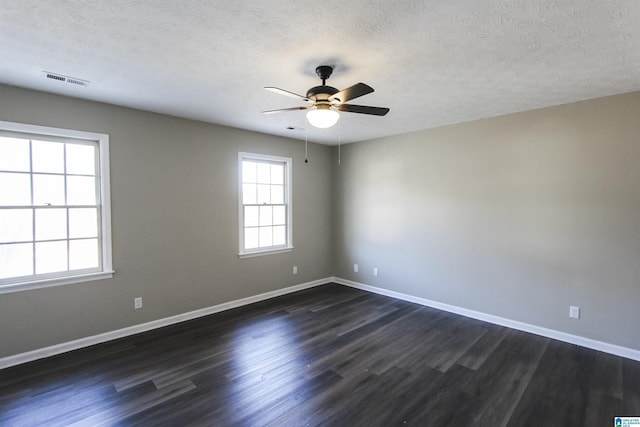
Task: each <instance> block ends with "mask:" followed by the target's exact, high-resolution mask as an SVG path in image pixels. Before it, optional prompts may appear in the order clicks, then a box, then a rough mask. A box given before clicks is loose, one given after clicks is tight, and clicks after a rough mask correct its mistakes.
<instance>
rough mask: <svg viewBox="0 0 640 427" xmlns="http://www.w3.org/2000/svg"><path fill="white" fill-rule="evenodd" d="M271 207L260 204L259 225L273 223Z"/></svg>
mask: <svg viewBox="0 0 640 427" xmlns="http://www.w3.org/2000/svg"><path fill="white" fill-rule="evenodd" d="M272 217H273V208H272V207H271V206H260V225H273V219H272Z"/></svg>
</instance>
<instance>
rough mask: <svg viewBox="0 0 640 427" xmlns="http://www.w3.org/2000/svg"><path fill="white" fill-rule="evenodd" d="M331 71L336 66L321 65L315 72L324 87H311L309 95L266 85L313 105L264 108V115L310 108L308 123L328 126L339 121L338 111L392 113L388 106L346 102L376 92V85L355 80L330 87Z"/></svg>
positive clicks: (275, 90) (319, 126)
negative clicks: (374, 86)
mask: <svg viewBox="0 0 640 427" xmlns="http://www.w3.org/2000/svg"><path fill="white" fill-rule="evenodd" d="M332 72H333V67H332V66H330V65H320V66H319V67H317V68H316V74H317V75H318V77H320V79H321V80H322V86H315V87H312V88H311V89H309V90H308V91H307V95H306V96H302V95H298V94H297V93H293V92H289V91H287V90H284V89H280V88H277V87H265V89H267V90H270V91H272V92H275V93H279V94H282V95H286V96H290V97H292V98H297V99H301V100H303V101H304V102H308V103H310V104H311V105H305V106H301V107H292V108H282V109H279V110H269V111H263V112H262V114H272V113H280V112H282V111H297V110H308V112H307V120H309V123H311V124H312V125H313V126H315V127H318V128H329V127H331V126H333V125H335V124H336V123H337V122H338V119H339V118H340V114H339V113H338V111H344V112H347V113H359V114H371V115H374V116H384V115H385V114H387V113H388V112H389V109H388V108H381V107H369V106H366V105H354V104H345V102H347V101H351V100H352V99H355V98H358V97H360V96H363V95H366V94H368V93H371V92H373V88H372V87H371V86H369V85H366V84H364V83H356V84H354V85H353V86H350V87H348V88H346V89H342V90H338V89H336V88H335V87H331V86H327V85H326V81H327V79H328V78H329V77H331V73H332Z"/></svg>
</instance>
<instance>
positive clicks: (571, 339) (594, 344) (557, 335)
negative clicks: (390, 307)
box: [333, 277, 640, 361]
mask: <svg viewBox="0 0 640 427" xmlns="http://www.w3.org/2000/svg"><path fill="white" fill-rule="evenodd" d="M333 282H335V283H338V284H340V285H345V286H350V287H352V288H357V289H362V290H365V291H368V292H373V293H376V294H380V295H386V296H388V297H392V298H397V299H400V300H404V301H409V302H413V303H416V304H420V305H424V306H427V307H432V308H437V309H439V310H443V311H448V312H450V313H454V314H459V315H461V316H465V317H470V318H472V319H477V320H482V321H485V322H488V323H493V324H495V325H500V326H506V327H507V328H512V329H517V330H519V331H524V332H530V333H532V334H536V335H541V336H543V337H547V338H552V339H555V340H558V341H564V342H567V343H570V344H576V345H579V346H581V347H586V348H590V349H593V350H598V351H603V352H605V353H609V354H613V355H616V356H621V357H626V358H628V359H632V360H637V361H640V350H634V349H632V348H627V347H622V346H619V345H615V344H609V343H606V342H602V341H596V340H592V339H590V338H585V337H581V336H578V335H573V334H568V333H566V332H561V331H556V330H553V329H547V328H543V327H540V326H536V325H531V324H528V323H523V322H518V321H516V320H511V319H507V318H504V317H499V316H494V315H492V314H486V313H481V312H479V311H474V310H469V309H466V308H462V307H457V306H454V305H449V304H444V303H441V302H437V301H432V300H429V299H426V298H420V297H416V296H413V295H407V294H403V293H400V292H395V291H390V290H387V289H382V288H377V287H375V286H370V285H365V284H363V283H358V282H354V281H351V280H346V279H341V278H339V277H334V278H333Z"/></svg>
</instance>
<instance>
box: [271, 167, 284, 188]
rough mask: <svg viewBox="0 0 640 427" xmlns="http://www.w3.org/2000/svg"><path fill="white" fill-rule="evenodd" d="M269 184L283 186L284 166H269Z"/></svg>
mask: <svg viewBox="0 0 640 427" xmlns="http://www.w3.org/2000/svg"><path fill="white" fill-rule="evenodd" d="M271 183H272V184H280V185H282V184H284V165H271Z"/></svg>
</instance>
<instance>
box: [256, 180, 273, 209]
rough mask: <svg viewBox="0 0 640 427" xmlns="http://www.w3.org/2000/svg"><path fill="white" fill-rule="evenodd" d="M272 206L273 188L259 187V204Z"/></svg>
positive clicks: (268, 186) (267, 186)
mask: <svg viewBox="0 0 640 427" xmlns="http://www.w3.org/2000/svg"><path fill="white" fill-rule="evenodd" d="M265 203H266V204H270V203H271V186H270V185H262V184H261V185H258V204H259V205H262V204H265Z"/></svg>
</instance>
